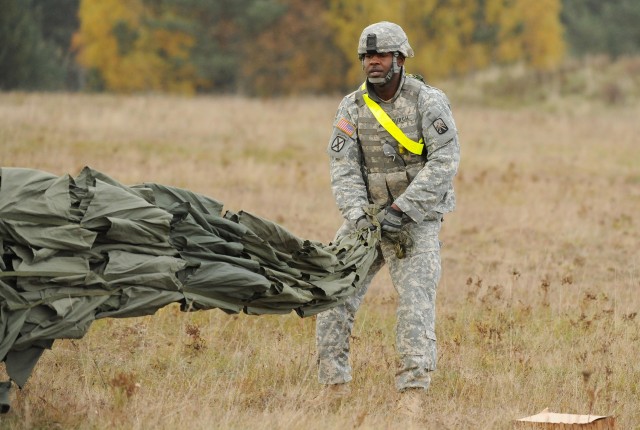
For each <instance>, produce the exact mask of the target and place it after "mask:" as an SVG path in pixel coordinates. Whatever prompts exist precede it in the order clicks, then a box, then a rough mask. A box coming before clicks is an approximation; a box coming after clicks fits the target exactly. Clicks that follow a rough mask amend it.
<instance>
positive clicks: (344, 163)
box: [316, 69, 460, 390]
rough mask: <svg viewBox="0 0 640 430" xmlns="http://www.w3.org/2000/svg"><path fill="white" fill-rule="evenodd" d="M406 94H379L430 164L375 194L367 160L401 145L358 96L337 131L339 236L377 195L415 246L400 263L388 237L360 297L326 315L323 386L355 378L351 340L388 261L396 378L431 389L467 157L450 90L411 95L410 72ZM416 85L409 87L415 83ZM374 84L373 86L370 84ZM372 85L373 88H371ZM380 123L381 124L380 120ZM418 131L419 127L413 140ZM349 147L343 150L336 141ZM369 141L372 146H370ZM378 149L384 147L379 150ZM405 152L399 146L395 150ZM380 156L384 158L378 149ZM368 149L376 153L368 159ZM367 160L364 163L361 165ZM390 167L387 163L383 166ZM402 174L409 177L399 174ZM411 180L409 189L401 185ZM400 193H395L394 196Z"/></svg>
mask: <svg viewBox="0 0 640 430" xmlns="http://www.w3.org/2000/svg"><path fill="white" fill-rule="evenodd" d="M401 73H402V80H401V84H400V88H399V89H398V92H397V93H396V95H395V96H394V98H393V99H392V100H390V101H389V102H383V101H382V100H380V99H379V98H377V97H375V92H374V91H368V92H369V95H370V97H371V98H372V99H374V100H375V101H376V102H378V103H379V104H380V105H381V106H382V108H383V109H384V110H385V112H387V114H388V115H389V116H390V117H391V118H392V119H393V120H394V122H396V124H397V125H398V126H399V127H400V128H401V129H403V131H405V130H406V131H408V133H405V134H407V136H408V137H409V138H411V139H413V140H416V141H417V140H419V138H420V137H422V138H423V139H424V143H425V151H424V152H423V157H424V160H423V165H422V167H421V168H420V169H419V170H418V171H417V172H408V171H402V169H394V168H391V166H390V167H389V169H388V170H386V171H383V172H382V173H383V174H384V182H383V184H384V185H386V187H385V186H384V185H382V186H380V190H372V186H371V181H370V178H369V177H368V174H369V173H370V168H369V166H367V165H366V160H371V159H374V158H375V157H376V156H378V157H379V156H380V153H382V155H383V156H384V150H383V149H382V148H381V147H382V146H383V145H384V144H385V143H387V144H390V143H392V141H393V140H394V139H393V138H392V137H391V136H390V135H389V134H388V132H386V130H384V129H383V128H382V126H380V125H378V126H372V125H371V124H372V123H373V122H372V117H373V114H371V112H370V111H369V110H368V109H367V107H366V106H362V105H361V104H359V103H358V100H357V93H358V91H355V92H353V93H351V94H349V95H347V96H346V97H345V98H344V99H343V100H342V102H341V103H340V106H339V107H338V110H337V113H336V117H335V121H334V128H333V133H332V136H331V139H330V143H329V147H328V149H327V152H328V153H329V155H330V173H331V185H332V190H333V194H334V197H335V200H336V203H337V206H338V208H339V210H340V211H341V213H342V215H343V217H344V219H345V223H344V225H343V226H342V228H341V229H340V230H339V232H338V235H337V237H340V236H342V235H344V234H348V233H349V232H350V231H351V230H353V226H354V224H355V222H356V221H357V220H358V219H359V218H360V217H361V216H363V215H364V214H365V213H366V212H368V209H367V208H369V207H370V205H371V204H373V203H378V204H379V203H380V200H379V199H376V200H377V201H374V199H373V198H372V194H380V191H381V190H384V188H386V190H384V191H383V192H382V194H383V195H384V196H385V197H387V199H388V200H387V201H388V204H390V203H392V202H393V203H395V204H396V205H397V206H398V207H399V208H400V209H401V210H402V211H403V212H404V214H405V215H404V216H403V218H404V226H403V232H404V234H405V235H407V236H408V238H409V243H411V246H410V247H409V249H408V250H407V252H406V254H405V255H403V256H401V257H402V258H399V255H398V254H397V252H396V251H397V246H396V245H397V244H396V243H395V241H394V239H393V238H392V237H389V236H385V235H383V237H382V240H381V242H380V250H381V253H379V254H378V257H377V259H376V261H375V263H374V264H373V265H372V267H371V269H370V272H369V273H368V274H367V278H366V279H365V282H364V284H363V285H362V286H361V287H359V289H358V290H357V291H356V294H355V295H354V296H351V297H350V298H348V299H347V301H346V302H345V303H344V304H343V305H341V306H339V307H336V308H333V309H331V310H328V311H326V312H324V313H322V314H320V315H318V319H317V326H316V329H317V330H316V342H317V347H318V364H319V366H318V376H319V381H320V382H321V383H323V384H334V383H341V382H347V381H349V380H351V378H352V376H351V368H350V365H349V337H350V335H351V329H352V327H353V322H354V318H355V313H356V311H357V310H358V307H359V306H360V304H361V302H362V299H363V297H364V295H365V293H366V291H367V288H368V286H369V284H370V282H371V280H372V279H373V277H374V276H375V274H376V273H377V272H378V270H379V269H380V267H381V266H382V265H383V264H385V263H386V264H388V267H389V272H390V275H391V280H392V282H393V285H394V287H395V289H396V291H397V293H398V297H399V304H398V309H397V325H396V349H397V352H398V354H399V356H400V369H399V370H398V372H397V376H396V387H397V388H398V389H399V390H403V389H406V388H410V387H421V388H425V389H426V388H428V386H429V383H430V376H429V372H431V371H433V370H434V369H435V368H436V337H435V298H436V289H437V285H438V282H439V280H440V271H441V264H440V243H439V240H438V235H439V232H440V227H441V221H442V216H443V214H446V213H448V212H451V211H452V210H453V209H454V208H455V194H454V190H453V178H454V176H455V174H456V172H457V169H458V165H459V160H460V148H459V143H458V136H457V130H456V127H455V122H454V120H453V115H452V113H451V109H450V106H449V101H448V99H447V97H446V96H445V95H444V93H443V92H442V91H440V90H438V89H436V88H433V87H430V86H428V85H425V84H422V83H420V84H418V86H419V92H418V95H417V100H416V99H415V98H413V100H414V101H413V102H411V100H412V97H411V96H409V95H406V94H404V92H406V91H408V90H409V88H412V87H414V86H415V85H416V82H419V81H417V80H416V79H414V78H411V77H408V76H405V75H404V69H403V70H402V72H401ZM408 80H409V82H410V85H406V84H407V82H408ZM367 85H368V86H369V84H367ZM368 88H369V87H368ZM342 120H344V121H346V122H348V123H351V124H354V125H355V128H356V131H355V132H354V133H352V134H351V135H349V134H347V133H345V132H344V131H343V130H342V129H341V128H340V127H338V124H339V122H340V121H342ZM373 121H375V119H373ZM411 130H415V131H416V132H415V133H414V135H411ZM338 141H340V142H342V143H341V145H339V146H338V145H336V144H335V143H336V142H338ZM363 142H365V144H364V145H363ZM376 144H377V145H378V148H379V149H376ZM394 149H395V150H396V151H399V149H398V146H397V142H396V144H395V146H394ZM376 150H377V151H378V154H376V153H375V151H376ZM364 151H368V152H369V153H368V154H366V153H364ZM362 160H365V161H364V165H361V162H362ZM380 165H381V166H384V164H383V163H382V164H380ZM398 173H401V175H398ZM403 181H404V182H405V183H407V184H408V185H405V187H404V189H400V190H399V191H398V189H397V187H395V186H396V185H397V184H398V183H399V182H403ZM389 189H395V191H394V194H393V195H387V193H388V191H387V190H389Z"/></svg>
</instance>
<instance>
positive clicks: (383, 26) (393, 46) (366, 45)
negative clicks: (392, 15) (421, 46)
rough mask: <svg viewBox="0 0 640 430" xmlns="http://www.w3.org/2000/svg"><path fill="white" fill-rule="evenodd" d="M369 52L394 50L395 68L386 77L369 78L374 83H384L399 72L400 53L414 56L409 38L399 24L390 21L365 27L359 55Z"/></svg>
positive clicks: (359, 43) (359, 46) (361, 57)
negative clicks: (398, 59) (398, 60)
mask: <svg viewBox="0 0 640 430" xmlns="http://www.w3.org/2000/svg"><path fill="white" fill-rule="evenodd" d="M367 52H380V53H382V52H392V53H393V54H394V56H393V68H392V69H391V70H390V71H389V74H388V75H387V76H386V77H384V78H376V79H369V81H370V82H371V83H373V84H382V83H384V82H386V81H389V80H390V79H391V76H392V74H393V73H399V72H400V67H399V66H398V63H397V61H396V59H397V57H398V55H399V54H402V55H403V56H404V57H413V55H414V54H413V49H412V48H411V45H409V38H408V37H407V35H406V33H405V32H404V30H403V29H402V27H400V26H399V25H398V24H394V23H393V22H389V21H381V22H376V23H375V24H371V25H369V26H367V27H365V29H364V30H362V34H361V35H360V40H359V41H358V57H360V60H362V59H363V58H364V54H366V53H367ZM376 81H380V82H376Z"/></svg>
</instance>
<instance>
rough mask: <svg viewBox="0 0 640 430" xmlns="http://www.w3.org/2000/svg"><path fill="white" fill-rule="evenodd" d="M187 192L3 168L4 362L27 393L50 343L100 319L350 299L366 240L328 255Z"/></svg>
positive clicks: (0, 339) (93, 175)
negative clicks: (171, 307)
mask: <svg viewBox="0 0 640 430" xmlns="http://www.w3.org/2000/svg"><path fill="white" fill-rule="evenodd" d="M222 209H223V205H222V203H220V202H217V201H215V200H213V199H211V198H208V197H206V196H203V195H199V194H196V193H193V192H190V191H187V190H184V189H179V188H174V187H168V186H163V185H159V184H155V183H145V184H141V185H135V186H125V185H122V184H120V183H118V182H117V181H115V180H114V179H112V178H110V177H108V176H107V175H105V174H103V173H100V172H98V171H96V170H93V169H91V168H89V167H85V168H84V169H83V170H82V171H81V172H80V174H79V175H78V176H77V177H75V178H73V177H71V176H69V175H63V176H55V175H52V174H50V173H47V172H43V171H39V170H34V169H22V168H2V169H0V300H1V302H0V358H1V359H2V361H4V362H5V365H6V370H7V372H8V374H9V377H10V378H11V379H12V380H13V381H15V382H16V383H17V384H18V385H19V386H23V385H24V383H25V382H26V380H27V378H28V377H29V375H30V374H31V371H32V370H33V367H34V366H35V364H36V362H37V360H38V358H39V357H40V355H41V353H42V351H43V350H44V349H45V348H50V347H51V345H52V344H53V341H54V340H55V339H62V338H81V337H82V336H84V335H85V334H86V332H87V330H88V329H89V327H90V325H91V323H92V322H93V321H94V320H96V319H99V318H107V317H117V318H125V317H136V316H142V315H150V314H153V313H155V312H156V311H157V310H158V309H160V308H161V307H164V306H166V305H168V304H170V303H179V304H180V306H181V309H182V310H183V311H193V310H206V309H214V308H217V309H222V310H223V311H225V312H227V313H239V312H245V313H247V314H252V315H259V314H280V313H289V312H291V311H292V310H293V311H295V312H297V313H298V315H300V316H308V315H313V314H316V313H318V312H321V311H323V310H325V309H328V308H330V307H333V306H336V305H338V304H340V303H342V301H343V300H344V299H345V298H346V297H348V296H349V295H351V294H353V293H354V291H355V290H356V289H357V287H358V286H359V285H360V283H361V282H362V281H363V280H364V275H365V274H366V272H367V271H368V270H369V268H370V266H371V264H372V262H373V260H374V259H375V256H376V245H377V241H378V240H379V236H377V235H376V233H375V232H370V231H368V230H365V231H360V232H356V233H354V234H352V235H350V236H345V237H344V238H342V239H340V240H338V241H337V242H336V243H331V244H329V245H323V244H322V243H319V242H314V241H310V240H303V239H300V238H298V237H296V236H295V235H293V234H292V233H290V232H288V231H287V230H286V229H284V228H282V227H281V226H279V225H277V224H275V223H273V222H270V221H268V220H266V219H263V218H260V217H258V216H255V215H252V214H250V213H247V212H242V211H241V212H238V213H232V212H230V211H227V212H225V213H224V215H223V214H222Z"/></svg>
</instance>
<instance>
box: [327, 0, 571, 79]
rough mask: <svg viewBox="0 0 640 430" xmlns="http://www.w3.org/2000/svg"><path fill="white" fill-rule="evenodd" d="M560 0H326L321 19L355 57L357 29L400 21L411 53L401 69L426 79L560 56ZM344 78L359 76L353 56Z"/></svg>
mask: <svg viewBox="0 0 640 430" xmlns="http://www.w3.org/2000/svg"><path fill="white" fill-rule="evenodd" d="M560 2H561V0H536V1H529V0H475V1H473V0H399V1H397V2H395V3H394V7H393V8H390V7H389V2H388V0H370V1H368V2H366V3H364V2H361V1H360V0H330V2H329V12H328V19H327V22H328V23H329V25H330V26H331V28H332V29H333V31H334V34H335V38H336V45H337V46H338V47H339V48H340V49H341V50H342V51H343V52H344V53H345V54H346V55H347V56H348V57H349V58H355V56H356V52H357V43H358V38H359V36H360V32H361V31H362V29H363V28H364V27H365V26H367V25H368V24H371V23H373V22H377V21H383V20H384V21H393V22H396V23H397V24H399V25H401V26H402V27H403V29H404V30H405V32H406V33H407V36H408V37H409V41H410V43H411V46H412V47H413V49H414V51H415V53H416V58H414V59H411V60H409V61H408V62H407V71H408V72H413V73H419V74H421V75H423V76H425V77H426V78H427V79H428V80H434V79H439V78H442V77H445V76H449V75H452V74H464V73H467V72H471V71H475V70H480V69H482V68H485V67H487V66H488V65H490V64H509V63H514V62H518V61H522V62H525V63H526V64H528V65H530V66H531V67H534V68H538V69H544V68H549V67H552V66H553V65H556V64H558V63H559V61H560V60H561V58H562V56H563V55H564V43H563V34H562V26H561V24H560V7H561V4H560ZM347 79H348V80H349V82H351V83H352V85H355V84H357V83H358V82H359V81H360V80H362V70H361V66H360V64H359V62H358V61H357V60H356V61H353V65H352V66H351V67H350V69H349V72H348V75H347Z"/></svg>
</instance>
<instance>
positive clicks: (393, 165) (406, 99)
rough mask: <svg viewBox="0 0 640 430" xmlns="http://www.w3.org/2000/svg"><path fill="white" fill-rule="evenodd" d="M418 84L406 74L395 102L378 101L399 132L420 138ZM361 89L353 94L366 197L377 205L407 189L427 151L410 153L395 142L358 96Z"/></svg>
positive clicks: (419, 83) (390, 201)
mask: <svg viewBox="0 0 640 430" xmlns="http://www.w3.org/2000/svg"><path fill="white" fill-rule="evenodd" d="M421 85H423V84H422V83H421V82H419V81H417V80H415V79H412V78H409V77H407V78H406V79H405V82H404V84H403V86H402V89H401V90H400V94H399V96H398V98H397V99H396V100H395V102H394V103H393V104H384V103H382V104H381V106H382V108H383V109H384V111H385V112H386V113H387V115H389V117H390V118H391V119H392V120H393V122H394V123H395V124H396V125H397V126H398V127H399V128H400V129H401V130H402V132H403V133H404V134H405V135H406V136H407V137H408V138H410V139H412V140H415V141H418V140H419V139H420V137H421V130H422V124H421V121H420V114H419V112H418V111H417V108H416V106H417V102H418V94H419V92H420V87H421ZM364 92H366V89H364V90H359V91H357V92H356V94H355V100H356V104H357V106H358V137H359V141H360V146H361V148H362V154H363V157H364V172H363V173H364V177H365V178H366V181H367V190H368V191H369V198H370V200H371V201H372V202H373V203H375V204H378V205H387V204H390V203H392V202H393V200H395V199H396V198H398V197H399V196H400V194H402V193H403V192H404V191H405V190H406V189H407V187H408V186H409V183H410V182H411V181H412V180H413V178H415V177H416V175H417V174H418V172H419V171H420V170H421V169H422V168H423V167H424V164H425V161H426V155H427V154H426V152H425V153H423V154H422V155H416V154H413V153H411V152H409V151H407V150H406V149H405V148H404V147H403V146H402V145H400V144H398V142H397V141H396V140H395V139H394V138H393V136H391V134H389V132H388V131H387V130H385V129H384V127H383V126H382V125H381V124H380V123H379V122H378V120H377V119H376V118H375V117H374V116H373V113H372V112H371V110H370V109H369V108H368V107H367V105H366V104H365V102H364V99H363V97H362V95H363V94H364Z"/></svg>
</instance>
